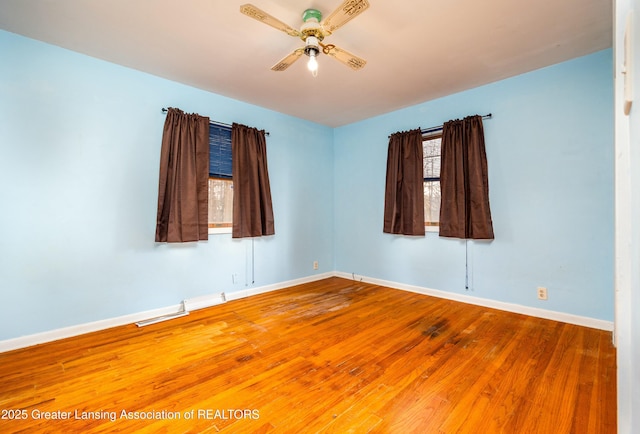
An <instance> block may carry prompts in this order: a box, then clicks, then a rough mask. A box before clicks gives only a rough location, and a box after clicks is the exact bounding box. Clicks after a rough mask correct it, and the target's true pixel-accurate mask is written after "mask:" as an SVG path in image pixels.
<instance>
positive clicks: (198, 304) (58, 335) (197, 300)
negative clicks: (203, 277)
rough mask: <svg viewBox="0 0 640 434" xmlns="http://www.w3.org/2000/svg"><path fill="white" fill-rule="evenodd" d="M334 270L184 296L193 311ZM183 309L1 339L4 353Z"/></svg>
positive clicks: (311, 279)
mask: <svg viewBox="0 0 640 434" xmlns="http://www.w3.org/2000/svg"><path fill="white" fill-rule="evenodd" d="M334 275H335V274H334V273H331V272H330V273H322V274H315V275H312V276H308V277H303V278H301V279H295V280H289V281H287V282H281V283H277V284H273V285H266V286H262V287H257V288H250V289H245V290H241V291H237V292H231V293H219V294H211V295H203V296H200V297H194V298H191V299H187V300H184V309H186V310H187V311H193V310H196V309H202V308H205V307H209V306H214V305H216V304H221V303H224V302H225V301H226V300H238V299H241V298H245V297H250V296H252V295H257V294H262V293H265V292H270V291H276V290H278V289H283V288H287V287H290V286H295V285H301V284H303V283H308V282H314V281H316V280H322V279H326V278H328V277H333V276H334ZM181 312H183V303H180V304H176V305H173V306H167V307H163V308H159V309H153V310H148V311H144V312H139V313H134V314H130V315H123V316H120V317H116V318H108V319H104V320H100V321H93V322H90V323H85V324H78V325H74V326H70V327H63V328H59V329H55V330H49V331H46V332H42V333H35V334H32V335H28V336H20V337H18V338H12V339H6V340H4V341H0V353H3V352H6V351H12V350H17V349H20V348H26V347H31V346H33V345H39V344H44V343H47V342H53V341H57V340H60V339H66V338H70V337H73V336H78V335H82V334H86V333H92V332H96V331H100V330H105V329H109V328H112V327H118V326H123V325H127V324H133V323H137V322H144V321H149V320H153V319H154V318H160V317H164V316H170V315H175V316H176V317H177V316H178V315H179V314H181Z"/></svg>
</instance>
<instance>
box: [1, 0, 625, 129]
mask: <svg viewBox="0 0 640 434" xmlns="http://www.w3.org/2000/svg"><path fill="white" fill-rule="evenodd" d="M249 2H250V3H252V4H254V5H255V6H257V7H258V8H260V9H262V10H264V11H266V12H268V13H270V14H271V15H273V16H274V17H276V18H278V19H279V20H281V21H283V22H285V23H287V24H289V25H290V26H291V27H294V28H296V29H297V28H299V26H300V25H301V24H302V18H301V14H302V12H303V11H304V10H305V9H307V8H315V9H318V10H320V11H321V12H322V13H323V15H324V16H328V15H329V13H330V12H332V11H333V10H334V9H336V8H337V7H338V6H339V5H340V4H341V2H342V0H183V1H178V0H0V28H1V29H4V30H7V31H10V32H14V33H18V34H21V35H24V36H28V37H30V38H34V39H38V40H41V41H45V42H48V43H51V44H54V45H58V46H61V47H64V48H68V49H70V50H74V51H77V52H80V53H84V54H87V55H89V56H93V57H97V58H100V59H104V60H107V61H110V62H113V63H117V64H120V65H124V66H128V67H131V68H134V69H137V70H140V71H145V72H148V73H151V74H154V75H157V76H160V77H164V78H167V79H170V80H174V81H177V82H180V83H184V84H188V85H191V86H194V87H197V88H200V89H205V90H208V91H211V92H215V93H217V94H220V95H224V96H228V97H231V98H234V99H237V100H240V101H246V102H249V103H252V104H256V105H259V106H262V107H266V108H269V109H272V110H276V111H278V112H282V113H286V114H289V115H292V116H296V117H299V118H303V119H307V120H310V121H313V122H317V123H320V124H324V125H328V126H331V127H336V126H341V125H345V124H349V123H352V122H356V121H359V120H362V119H366V118H369V117H372V116H376V115H379V114H383V113H387V112H390V111H393V110H397V109H400V108H403V107H408V106H411V105H414V104H417V103H421V102H424V101H428V100H431V99H435V98H438V97H442V96H445V95H448V94H451V93H455V92H459V91H462V90H465V89H470V88H473V87H476V86H479V85H483V84H486V83H490V82H494V81H497V80H501V79H504V78H507V77H511V76H514V75H517V74H521V73H524V72H527V71H531V70H534V69H537V68H541V67H544V66H548V65H552V64H555V63H558V62H562V61H564V60H567V59H571V58H575V57H579V56H582V55H586V54H589V53H593V52H595V51H598V50H602V49H605V48H609V47H611V43H612V2H611V1H610V0H484V1H478V0H404V1H402V0H399V1H390V0H369V2H370V5H371V6H370V7H369V9H367V10H366V11H365V12H363V13H362V14H361V15H359V16H358V17H356V18H355V19H353V20H352V21H350V22H348V23H347V24H345V25H344V26H343V27H342V28H340V29H338V30H337V31H336V32H335V33H334V34H333V35H331V36H329V37H327V38H326V39H325V41H324V42H325V43H332V44H335V45H337V46H338V47H340V48H343V49H345V50H347V51H350V52H352V53H353V54H355V55H357V56H359V57H362V58H364V59H366V60H367V65H366V66H365V67H364V69H362V70H360V71H353V70H351V69H350V68H348V67H346V66H344V65H343V64H341V63H339V62H337V61H336V60H335V59H332V58H330V57H329V56H325V55H321V57H320V58H319V64H320V66H319V74H318V77H317V78H313V77H312V76H311V75H310V73H309V72H308V71H307V69H306V57H303V58H301V59H300V60H299V61H298V62H296V63H295V64H294V65H292V66H291V67H290V68H289V69H287V70H286V71H283V72H274V71H271V69H270V68H271V66H273V65H274V64H275V63H277V62H278V61H279V60H280V59H282V58H283V57H284V56H285V55H287V54H289V53H290V52H292V51H293V50H294V49H296V48H298V47H300V46H302V44H303V43H302V41H301V40H300V39H299V38H295V37H291V36H288V35H287V34H285V33H283V32H280V31H278V30H276V29H274V28H272V27H269V26H267V25H264V24H262V23H260V22H258V21H256V20H254V19H251V18H249V17H247V16H245V15H242V14H241V13H240V12H239V10H240V5H242V4H244V3H249ZM0 57H1V54H0ZM185 109H186V108H185Z"/></svg>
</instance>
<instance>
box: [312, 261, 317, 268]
mask: <svg viewBox="0 0 640 434" xmlns="http://www.w3.org/2000/svg"><path fill="white" fill-rule="evenodd" d="M313 269H314V270H317V269H318V261H313Z"/></svg>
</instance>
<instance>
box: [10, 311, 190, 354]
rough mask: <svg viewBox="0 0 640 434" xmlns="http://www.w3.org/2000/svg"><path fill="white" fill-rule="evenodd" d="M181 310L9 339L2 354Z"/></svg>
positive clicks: (139, 315)
mask: <svg viewBox="0 0 640 434" xmlns="http://www.w3.org/2000/svg"><path fill="white" fill-rule="evenodd" d="M181 309H182V304H176V305H174V306H169V307H163V308H160V309H154V310H148V311H145V312H139V313H134V314H130V315H123V316H119V317H116V318H109V319H104V320H100V321H94V322H90V323H85V324H78V325H74V326H70V327H63V328H59V329H55V330H49V331H46V332H42V333H36V334H33V335H28V336H20V337H18V338H13V339H7V340H4V341H0V353H2V352H5V351H11V350H17V349H19V348H26V347H31V346H33V345H38V344H44V343H46V342H52V341H57V340H59V339H65V338H70V337H73V336H78V335H83V334H86V333H92V332H97V331H100V330H105V329H109V328H112V327H118V326H123V325H127V324H133V323H135V322H139V321H145V320H149V319H152V318H157V317H161V316H165V315H172V314H175V313H178V312H180V310H181Z"/></svg>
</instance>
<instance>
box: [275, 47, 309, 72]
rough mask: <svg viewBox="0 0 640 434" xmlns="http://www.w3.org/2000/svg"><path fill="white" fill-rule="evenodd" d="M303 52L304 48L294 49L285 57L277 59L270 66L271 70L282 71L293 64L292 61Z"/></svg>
mask: <svg viewBox="0 0 640 434" xmlns="http://www.w3.org/2000/svg"><path fill="white" fill-rule="evenodd" d="M303 54H304V48H298V49H297V50H296V51H294V52H293V53H291V54H289V55H288V56H287V57H285V58H284V59H282V60H281V61H279V62H278V63H276V64H275V65H273V66H272V67H271V70H272V71H278V72H279V71H284V70H285V69H287V68H288V67H290V66H291V65H292V64H293V62H295V61H296V60H298V59H299V58H300V56H302V55H303Z"/></svg>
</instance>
